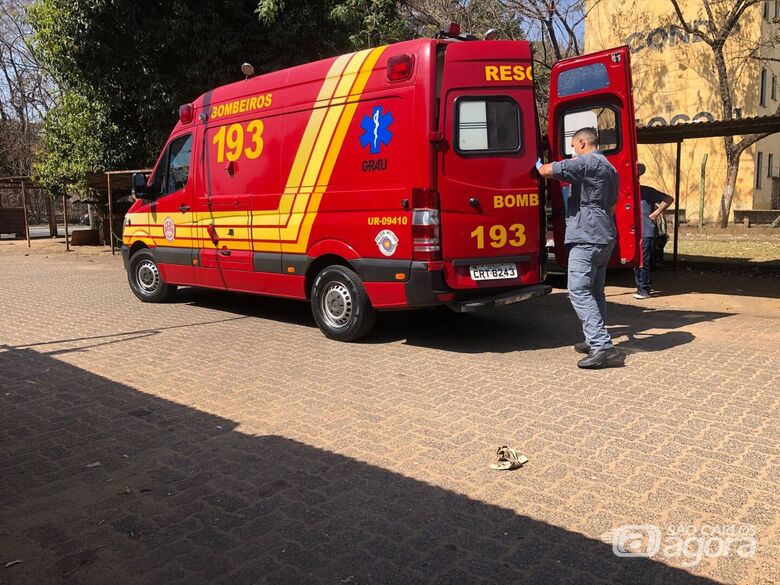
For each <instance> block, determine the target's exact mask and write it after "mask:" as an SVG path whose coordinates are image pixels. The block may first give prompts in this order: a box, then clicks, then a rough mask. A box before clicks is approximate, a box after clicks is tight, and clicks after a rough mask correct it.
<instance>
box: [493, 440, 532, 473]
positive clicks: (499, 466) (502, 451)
mask: <svg viewBox="0 0 780 585" xmlns="http://www.w3.org/2000/svg"><path fill="white" fill-rule="evenodd" d="M525 463H528V457H526V456H525V455H518V454H517V453H516V452H515V450H514V449H510V448H509V447H507V446H506V445H504V446H502V447H499V448H498V449H497V450H496V463H492V464H491V465H490V469H495V470H497V471H510V470H512V469H519V468H520V467H522V466H523V465H524V464H525Z"/></svg>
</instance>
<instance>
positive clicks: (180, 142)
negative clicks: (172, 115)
mask: <svg viewBox="0 0 780 585" xmlns="http://www.w3.org/2000/svg"><path fill="white" fill-rule="evenodd" d="M169 149H170V152H169V155H168V172H167V173H166V174H167V178H166V183H167V185H166V189H165V193H166V195H167V194H168V193H173V192H174V191H178V190H179V189H184V187H185V185H186V184H187V179H188V178H189V176H190V158H191V157H192V134H187V136H182V137H181V138H177V139H176V140H174V141H173V142H171V145H170V146H169Z"/></svg>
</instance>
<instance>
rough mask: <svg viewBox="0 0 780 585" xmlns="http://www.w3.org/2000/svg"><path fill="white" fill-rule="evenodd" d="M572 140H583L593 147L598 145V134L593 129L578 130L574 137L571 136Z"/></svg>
mask: <svg viewBox="0 0 780 585" xmlns="http://www.w3.org/2000/svg"><path fill="white" fill-rule="evenodd" d="M572 139H574V140H584V141H585V142H587V143H588V144H592V145H593V146H598V145H599V132H598V130H596V129H595V128H592V127H590V126H589V127H587V128H580V129H579V130H577V131H576V132H575V133H574V136H572Z"/></svg>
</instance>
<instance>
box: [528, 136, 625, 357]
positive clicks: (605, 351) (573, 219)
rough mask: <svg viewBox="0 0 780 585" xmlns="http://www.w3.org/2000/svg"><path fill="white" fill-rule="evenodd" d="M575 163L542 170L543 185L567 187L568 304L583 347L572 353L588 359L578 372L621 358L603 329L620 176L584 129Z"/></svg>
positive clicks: (565, 162)
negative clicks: (551, 181) (552, 182)
mask: <svg viewBox="0 0 780 585" xmlns="http://www.w3.org/2000/svg"><path fill="white" fill-rule="evenodd" d="M571 146H572V148H573V149H574V157H573V158H571V159H565V160H562V161H559V162H553V163H550V164H546V165H542V164H541V161H539V162H537V169H538V170H539V174H540V175H541V176H542V177H544V178H546V179H557V180H559V181H565V182H567V183H571V196H570V197H569V201H568V204H567V205H566V239H565V244H566V248H567V250H568V251H569V269H568V282H569V299H570V300H571V304H572V306H573V307H574V310H575V311H576V313H577V316H578V317H579V318H580V321H582V331H583V333H584V334H585V342H584V343H578V344H576V345H575V346H574V349H575V350H576V351H578V352H580V353H586V354H588V355H587V356H586V357H584V358H583V359H581V360H580V361H579V362H578V363H577V365H578V366H579V367H580V368H603V367H608V366H611V365H617V364H618V362H619V359H620V357H621V356H620V352H619V351H618V350H617V349H615V347H614V346H613V345H612V339H611V338H610V336H609V333H607V329H606V326H605V322H606V317H607V308H606V298H605V296H604V280H605V278H606V275H607V264H608V263H609V259H610V258H611V257H612V251H613V250H614V249H615V243H616V241H617V232H616V230H615V221H614V213H615V206H616V205H617V198H618V176H617V171H615V167H613V166H612V165H611V164H610V162H609V161H608V160H607V159H606V157H605V156H604V155H603V154H602V153H601V152H600V151H599V150H598V132H597V131H596V129H595V128H582V129H580V130H578V131H577V132H575V133H574V135H573V136H572V138H571Z"/></svg>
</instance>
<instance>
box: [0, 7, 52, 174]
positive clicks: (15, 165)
mask: <svg viewBox="0 0 780 585" xmlns="http://www.w3.org/2000/svg"><path fill="white" fill-rule="evenodd" d="M25 4H26V3H25V2H23V1H22V0H4V2H3V3H2V4H0V174H10V175H27V174H29V173H30V169H31V166H32V161H33V157H34V153H35V149H36V147H37V143H38V132H39V128H40V123H41V121H42V120H43V117H44V116H45V115H46V112H47V111H48V110H49V108H51V106H52V104H53V102H54V99H55V94H56V89H55V88H54V86H53V85H52V83H51V79H50V78H49V77H48V75H47V74H46V72H45V71H44V70H43V68H42V67H41V65H40V63H39V62H38V61H37V59H36V58H35V55H34V54H33V52H32V51H31V50H30V46H29V38H30V33H31V31H30V28H29V25H28V23H27V20H26V18H25Z"/></svg>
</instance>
